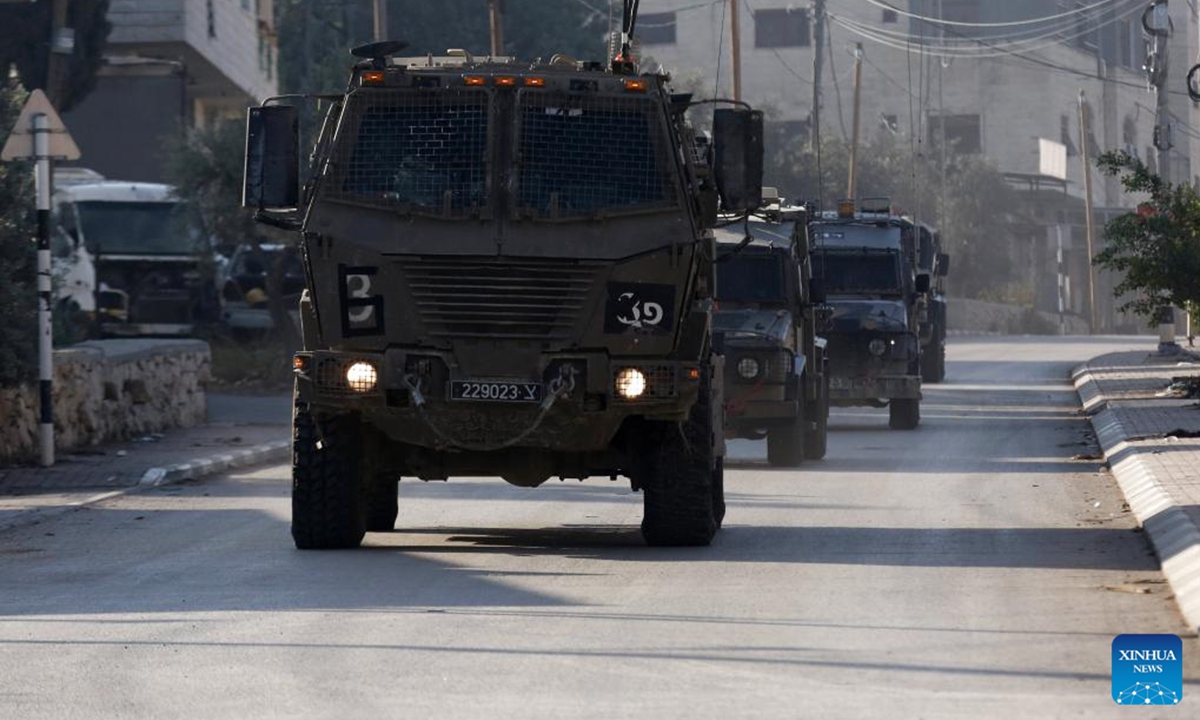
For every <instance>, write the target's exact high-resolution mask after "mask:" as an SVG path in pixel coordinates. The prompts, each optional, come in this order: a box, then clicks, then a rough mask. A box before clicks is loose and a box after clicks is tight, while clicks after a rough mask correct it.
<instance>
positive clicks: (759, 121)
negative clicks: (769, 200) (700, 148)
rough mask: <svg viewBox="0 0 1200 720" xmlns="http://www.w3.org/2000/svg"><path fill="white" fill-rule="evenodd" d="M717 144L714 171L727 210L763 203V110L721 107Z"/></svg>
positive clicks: (716, 127) (715, 127)
mask: <svg viewBox="0 0 1200 720" xmlns="http://www.w3.org/2000/svg"><path fill="white" fill-rule="evenodd" d="M713 146H714V148H715V150H716V153H715V161H714V167H713V174H714V175H715V176H716V179H717V189H718V191H719V192H720V195H721V205H722V207H723V208H724V210H725V212H730V213H739V212H747V211H749V210H753V209H754V208H757V207H759V206H760V205H762V183H763V180H762V178H763V115H762V112H760V111H758V110H747V109H744V108H733V109H729V108H721V109H718V110H717V111H716V112H714V113H713Z"/></svg>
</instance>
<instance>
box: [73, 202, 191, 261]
mask: <svg viewBox="0 0 1200 720" xmlns="http://www.w3.org/2000/svg"><path fill="white" fill-rule="evenodd" d="M75 207H76V209H77V210H78V211H79V225H80V230H81V231H82V234H83V239H84V241H85V242H86V243H87V249H88V252H91V253H92V254H97V253H99V254H102V255H113V254H121V255H191V254H193V253H195V252H196V246H195V241H194V240H193V239H192V237H191V234H190V233H189V231H188V229H187V225H186V223H185V221H184V219H183V218H182V217H181V215H180V212H179V210H180V209H181V203H176V202H107V201H98V200H97V201H84V202H78V203H75Z"/></svg>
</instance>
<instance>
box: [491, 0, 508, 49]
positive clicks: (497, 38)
mask: <svg viewBox="0 0 1200 720" xmlns="http://www.w3.org/2000/svg"><path fill="white" fill-rule="evenodd" d="M503 3H504V0H488V24H489V26H490V27H491V31H492V57H500V56H501V55H503V54H504V5H503Z"/></svg>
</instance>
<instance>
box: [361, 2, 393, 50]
mask: <svg viewBox="0 0 1200 720" xmlns="http://www.w3.org/2000/svg"><path fill="white" fill-rule="evenodd" d="M360 7H361V6H360ZM387 39H388V16H387V0H375V42H382V41H384V40H387Z"/></svg>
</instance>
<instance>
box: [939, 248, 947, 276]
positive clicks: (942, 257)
mask: <svg viewBox="0 0 1200 720" xmlns="http://www.w3.org/2000/svg"><path fill="white" fill-rule="evenodd" d="M937 274H938V277H946V276H947V275H949V274H950V256H949V255H947V254H946V253H938V256H937Z"/></svg>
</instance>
